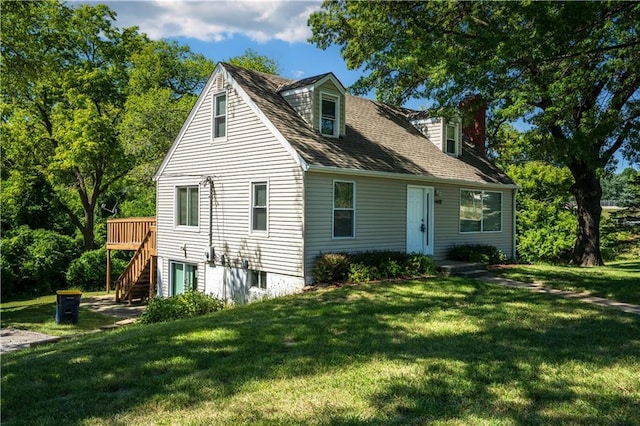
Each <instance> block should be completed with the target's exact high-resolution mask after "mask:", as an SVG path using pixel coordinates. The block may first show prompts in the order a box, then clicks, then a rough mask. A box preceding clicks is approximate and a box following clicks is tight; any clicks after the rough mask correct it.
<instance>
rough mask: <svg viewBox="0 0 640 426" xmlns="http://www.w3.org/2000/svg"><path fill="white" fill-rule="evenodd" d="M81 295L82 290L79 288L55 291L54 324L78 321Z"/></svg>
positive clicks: (75, 322)
mask: <svg viewBox="0 0 640 426" xmlns="http://www.w3.org/2000/svg"><path fill="white" fill-rule="evenodd" d="M81 296H82V292H81V291H79V290H58V291H56V324H63V323H67V322H70V323H71V324H77V323H78V312H79V311H80V297H81Z"/></svg>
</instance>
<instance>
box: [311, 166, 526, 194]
mask: <svg viewBox="0 0 640 426" xmlns="http://www.w3.org/2000/svg"><path fill="white" fill-rule="evenodd" d="M307 171H309V172H318V173H331V174H338V175H350V176H363V177H377V178H386V179H397V180H406V181H415V182H424V183H442V184H450V185H458V186H463V185H467V186H468V185H473V186H478V187H479V188H499V189H516V188H519V186H518V185H515V184H513V185H511V184H504V183H491V182H469V181H468V180H461V179H445V178H438V177H433V176H421V175H406V174H402V173H391V172H378V171H372V170H362V169H343V168H340V167H333V166H317V165H314V164H312V165H310V166H309V167H308V169H307Z"/></svg>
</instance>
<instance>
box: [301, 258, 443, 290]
mask: <svg viewBox="0 0 640 426" xmlns="http://www.w3.org/2000/svg"><path fill="white" fill-rule="evenodd" d="M435 271H436V267H435V262H434V261H433V259H432V258H431V257H429V256H426V255H422V254H415V253H412V254H407V253H403V252H395V251H370V252H359V253H327V254H321V255H320V256H318V257H317V258H316V263H315V265H314V268H313V277H314V280H315V282H317V283H331V282H342V281H351V282H368V281H371V280H377V279H386V278H400V277H411V276H422V275H429V274H431V275H432V274H434V273H435Z"/></svg>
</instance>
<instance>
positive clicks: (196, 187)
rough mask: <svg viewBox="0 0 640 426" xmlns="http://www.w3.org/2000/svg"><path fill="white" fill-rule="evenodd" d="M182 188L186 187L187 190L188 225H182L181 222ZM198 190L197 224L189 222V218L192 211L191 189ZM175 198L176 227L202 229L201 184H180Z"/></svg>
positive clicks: (176, 189)
mask: <svg viewBox="0 0 640 426" xmlns="http://www.w3.org/2000/svg"><path fill="white" fill-rule="evenodd" d="M182 189H186V190H187V224H186V225H182V224H180V190H182ZM194 189H195V190H196V191H197V192H198V197H197V200H198V201H197V203H196V206H195V209H196V213H197V220H198V223H197V224H195V225H192V224H189V218H190V217H191V215H190V214H189V213H190V211H191V207H192V205H191V197H190V190H194ZM174 200H175V203H174V204H175V213H174V221H175V225H174V226H175V227H176V228H181V229H188V230H198V229H200V187H199V185H179V186H176V187H175V196H174Z"/></svg>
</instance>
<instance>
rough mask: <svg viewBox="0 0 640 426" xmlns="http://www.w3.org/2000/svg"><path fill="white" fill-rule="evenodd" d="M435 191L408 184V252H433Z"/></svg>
mask: <svg viewBox="0 0 640 426" xmlns="http://www.w3.org/2000/svg"><path fill="white" fill-rule="evenodd" d="M433 192H434V191H433V187H431V186H413V185H407V253H422V254H430V255H432V254H433Z"/></svg>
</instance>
